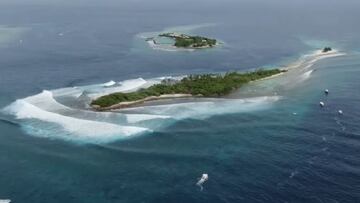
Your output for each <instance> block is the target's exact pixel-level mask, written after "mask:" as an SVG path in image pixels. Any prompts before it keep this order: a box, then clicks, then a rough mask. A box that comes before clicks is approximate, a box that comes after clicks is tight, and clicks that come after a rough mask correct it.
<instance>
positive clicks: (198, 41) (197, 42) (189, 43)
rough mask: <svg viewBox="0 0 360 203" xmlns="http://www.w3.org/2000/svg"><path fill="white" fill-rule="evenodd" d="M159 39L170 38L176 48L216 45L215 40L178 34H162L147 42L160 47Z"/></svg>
mask: <svg viewBox="0 0 360 203" xmlns="http://www.w3.org/2000/svg"><path fill="white" fill-rule="evenodd" d="M159 38H170V39H172V40H174V42H173V44H172V45H173V46H175V47H176V48H211V47H214V46H215V45H216V43H217V41H216V39H211V38H207V37H202V36H191V35H186V34H178V33H173V32H172V33H163V34H159V35H158V37H157V38H156V37H153V38H148V39H147V41H151V42H153V43H154V44H157V45H159V44H160V45H161V44H162V43H161V42H159V41H161V40H159Z"/></svg>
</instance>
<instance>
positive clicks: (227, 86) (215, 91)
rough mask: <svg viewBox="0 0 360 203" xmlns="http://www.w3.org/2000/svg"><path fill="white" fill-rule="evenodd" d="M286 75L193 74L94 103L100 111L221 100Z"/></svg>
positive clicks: (274, 72)
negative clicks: (189, 99)
mask: <svg viewBox="0 0 360 203" xmlns="http://www.w3.org/2000/svg"><path fill="white" fill-rule="evenodd" d="M283 72H286V70H280V69H270V70H262V69H260V70H256V71H253V72H247V73H238V72H228V73H226V74H202V75H190V76H187V77H184V78H183V79H181V80H172V79H165V80H163V81H162V82H161V83H160V84H155V85H152V86H150V87H148V88H146V89H140V90H138V91H136V92H128V93H123V92H118V93H113V94H109V95H105V96H102V97H99V98H97V99H95V100H93V101H92V102H91V107H92V108H93V109H94V110H97V111H104V110H112V109H121V108H128V107H133V106H135V105H139V104H142V103H144V102H146V101H152V100H160V99H174V98H184V97H221V96H224V95H227V94H229V93H231V92H232V91H234V90H236V89H238V88H240V87H241V86H242V85H243V84H246V83H248V82H251V81H255V80H260V79H264V78H268V77H271V76H275V75H278V74H281V73H283Z"/></svg>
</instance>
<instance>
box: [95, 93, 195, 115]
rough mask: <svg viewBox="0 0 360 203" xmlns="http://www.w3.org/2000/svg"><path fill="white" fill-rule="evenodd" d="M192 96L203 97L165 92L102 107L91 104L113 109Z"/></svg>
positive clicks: (96, 108)
mask: <svg viewBox="0 0 360 203" xmlns="http://www.w3.org/2000/svg"><path fill="white" fill-rule="evenodd" d="M190 97H201V95H198V96H194V95H192V94H163V95H160V96H150V97H146V98H144V99H140V100H136V101H130V102H120V103H117V104H114V105H111V106H108V107H100V106H98V105H91V108H92V109H94V110H96V111H111V110H115V109H124V108H130V107H134V106H136V105H140V104H143V103H145V102H148V101H156V100H163V99H180V98H190Z"/></svg>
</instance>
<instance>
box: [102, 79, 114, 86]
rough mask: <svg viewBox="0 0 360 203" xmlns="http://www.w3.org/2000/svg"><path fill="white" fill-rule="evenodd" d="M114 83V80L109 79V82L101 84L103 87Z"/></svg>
mask: <svg viewBox="0 0 360 203" xmlns="http://www.w3.org/2000/svg"><path fill="white" fill-rule="evenodd" d="M115 84H116V82H115V81H113V80H110V81H109V82H106V83H104V84H103V86H104V87H111V86H113V85H115Z"/></svg>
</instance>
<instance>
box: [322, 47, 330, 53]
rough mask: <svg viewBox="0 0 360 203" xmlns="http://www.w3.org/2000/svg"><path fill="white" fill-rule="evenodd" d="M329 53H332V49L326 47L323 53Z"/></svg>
mask: <svg viewBox="0 0 360 203" xmlns="http://www.w3.org/2000/svg"><path fill="white" fill-rule="evenodd" d="M329 51H332V48H331V47H325V48H324V49H323V50H322V52H323V53H326V52H329Z"/></svg>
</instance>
